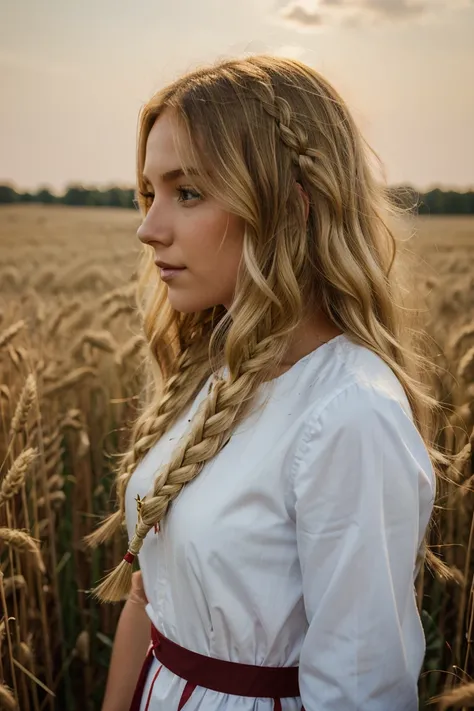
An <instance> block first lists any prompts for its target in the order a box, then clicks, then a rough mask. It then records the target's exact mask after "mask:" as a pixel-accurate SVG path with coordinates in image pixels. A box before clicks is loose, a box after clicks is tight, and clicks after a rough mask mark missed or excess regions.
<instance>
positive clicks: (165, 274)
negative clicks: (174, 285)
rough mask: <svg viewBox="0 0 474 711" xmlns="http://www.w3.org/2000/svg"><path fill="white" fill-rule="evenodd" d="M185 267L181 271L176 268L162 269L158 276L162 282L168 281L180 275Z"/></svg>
mask: <svg viewBox="0 0 474 711" xmlns="http://www.w3.org/2000/svg"><path fill="white" fill-rule="evenodd" d="M185 268H186V267H183V268H182V269H178V268H176V267H173V268H169V269H168V268H166V269H164V268H163V267H161V268H160V276H161V278H162V279H163V281H168V280H169V279H173V278H174V277H175V276H177V275H178V274H180V273H181V272H184V270H185Z"/></svg>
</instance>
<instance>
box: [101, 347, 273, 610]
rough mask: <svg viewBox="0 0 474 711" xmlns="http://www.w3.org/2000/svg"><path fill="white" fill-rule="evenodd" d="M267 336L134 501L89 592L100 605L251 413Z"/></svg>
mask: <svg viewBox="0 0 474 711" xmlns="http://www.w3.org/2000/svg"><path fill="white" fill-rule="evenodd" d="M274 340H275V337H274V335H273V336H272V337H268V338H265V339H263V340H262V341H261V342H260V343H258V344H256V346H255V348H254V355H253V356H252V357H251V358H249V359H247V360H246V361H242V362H241V363H240V367H239V368H238V371H237V373H236V375H235V376H234V377H233V378H230V379H229V380H224V379H223V378H221V377H217V378H216V379H215V380H214V382H213V383H212V385H211V387H210V389H209V393H208V395H207V397H206V398H205V399H204V400H203V402H202V404H201V406H200V407H199V408H198V410H197V412H196V414H195V415H194V418H193V422H192V426H191V429H190V431H189V432H188V434H187V436H186V437H184V438H183V439H182V441H180V442H179V444H178V445H177V447H176V449H175V450H174V452H173V454H172V456H171V460H170V462H169V463H168V464H166V465H165V466H164V467H163V468H162V470H161V471H160V472H159V474H158V475H157V477H156V479H155V481H154V485H153V491H152V493H151V496H150V497H149V498H148V497H145V498H144V499H142V500H138V502H137V508H138V514H139V515H138V523H137V526H136V530H135V534H134V535H133V537H132V539H131V540H130V542H129V545H128V551H127V553H126V555H125V556H124V558H123V560H122V561H121V562H120V563H119V565H118V566H117V567H116V568H115V569H114V570H113V571H112V572H111V573H110V574H109V575H108V576H107V577H106V578H105V579H104V580H103V582H102V583H100V584H99V585H98V587H97V588H96V589H95V590H94V593H95V595H96V596H97V597H98V598H99V599H101V600H104V601H107V600H108V601H118V600H121V599H122V598H123V597H124V595H126V594H127V592H128V591H129V589H130V585H131V575H132V565H131V564H132V563H133V561H134V559H135V557H136V556H137V554H138V553H139V551H140V549H141V547H142V544H143V540H144V539H145V537H146V535H147V533H148V532H149V531H150V530H151V528H153V527H154V526H155V527H157V525H158V524H159V522H160V521H161V520H162V519H163V518H164V516H165V514H166V512H167V510H168V507H169V505H170V504H171V503H172V501H173V500H174V499H175V498H176V497H177V496H178V494H179V493H180V491H181V490H182V489H183V487H184V486H185V485H186V484H187V483H189V482H190V481H192V480H193V479H195V478H196V477H197V476H198V474H199V473H200V472H201V470H202V469H203V467H204V465H205V464H206V462H208V461H209V460H211V459H212V458H213V457H215V456H216V455H217V454H218V453H219V452H220V451H221V450H222V449H223V447H224V446H225V445H226V444H227V442H228V441H229V439H230V436H231V433H232V431H233V430H234V429H235V427H236V425H237V424H238V423H239V422H241V421H242V420H243V418H244V417H245V415H246V414H247V412H248V411H249V410H250V409H251V407H252V404H253V401H254V399H255V394H256V391H257V389H258V385H259V383H260V382H261V378H262V372H263V371H264V369H265V367H267V366H268V364H269V362H271V361H272V359H273V354H271V353H270V352H269V342H270V341H273V343H274Z"/></svg>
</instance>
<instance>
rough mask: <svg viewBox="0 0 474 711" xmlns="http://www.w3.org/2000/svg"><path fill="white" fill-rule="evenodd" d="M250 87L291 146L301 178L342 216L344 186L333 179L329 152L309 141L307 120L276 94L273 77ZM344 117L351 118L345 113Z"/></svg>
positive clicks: (347, 196)
mask: <svg viewBox="0 0 474 711" xmlns="http://www.w3.org/2000/svg"><path fill="white" fill-rule="evenodd" d="M250 90H251V91H252V93H253V96H254V98H255V99H256V100H257V101H258V102H259V103H260V105H261V106H262V108H263V110H264V111H265V113H266V114H267V115H268V116H270V117H271V118H272V119H273V120H274V121H275V123H276V127H277V131H278V136H279V138H280V140H281V142H282V143H283V144H284V145H285V146H286V147H287V148H288V149H289V152H290V156H291V161H292V163H293V165H294V166H295V167H296V168H297V171H298V173H299V175H298V180H300V181H301V182H302V183H303V184H307V185H310V184H312V185H314V186H315V187H316V188H317V189H318V190H319V192H320V193H321V194H322V195H324V197H326V198H327V200H328V201H329V202H330V203H331V204H332V205H333V206H334V207H335V210H336V217H339V218H340V219H341V220H342V203H343V197H342V196H341V191H342V190H343V186H341V185H338V184H336V183H333V182H331V175H332V173H333V170H332V166H331V164H330V158H329V155H328V153H327V152H325V151H323V150H320V149H318V148H313V147H312V146H309V145H308V143H309V140H308V133H307V131H306V130H305V128H304V125H303V123H302V122H301V121H299V120H298V119H297V117H296V115H295V113H294V111H293V110H292V108H291V106H290V104H289V102H288V101H287V100H286V99H284V98H283V97H281V96H278V95H277V94H275V90H274V87H273V84H272V83H271V82H270V81H267V82H258V83H255V84H252V86H251V87H250ZM333 103H334V104H335V106H336V108H337V102H336V101H335V100H334V102H333ZM341 121H347V118H346V117H345V116H344V115H343V114H342V113H341ZM334 159H335V160H338V157H337V156H334ZM347 160H349V157H347ZM318 166H320V167H321V169H318ZM340 167H341V166H340ZM341 169H342V167H341ZM346 192H347V194H344V199H345V200H349V201H350V200H352V199H353V196H351V191H346Z"/></svg>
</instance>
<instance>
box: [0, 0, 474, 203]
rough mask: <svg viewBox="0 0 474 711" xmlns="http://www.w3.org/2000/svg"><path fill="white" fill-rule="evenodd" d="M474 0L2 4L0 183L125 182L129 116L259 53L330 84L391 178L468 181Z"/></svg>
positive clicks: (132, 137) (132, 133)
mask: <svg viewBox="0 0 474 711" xmlns="http://www.w3.org/2000/svg"><path fill="white" fill-rule="evenodd" d="M473 38H474V0H134V2H131V1H130V0H81V1H80V2H78V1H76V0H43V1H42V2H38V0H15V2H12V0H0V97H1V112H0V184H5V183H10V184H13V185H14V187H16V188H17V189H18V190H36V189H38V188H40V187H48V188H49V189H51V190H52V191H54V192H57V193H61V192H62V191H63V190H64V189H65V187H66V186H67V185H68V184H69V183H83V184H85V185H96V186H98V187H106V186H110V185H122V186H133V185H134V182H135V150H136V138H137V127H138V115H139V112H140V109H141V107H142V106H143V104H144V103H145V102H146V101H147V100H148V99H149V98H150V97H151V96H152V95H153V93H154V92H155V91H157V90H158V89H160V88H162V87H163V86H164V85H165V84H167V83H168V82H170V81H172V80H173V79H175V78H176V77H177V76H179V75H180V74H182V73H183V72H187V71H190V70H192V69H193V68H195V67H197V66H203V65H206V64H209V63H212V62H213V61H215V60H218V59H222V58H228V57H232V56H240V57H242V56H246V55H248V54H255V53H258V52H267V53H273V54H279V55H283V56H290V57H293V58H296V59H299V60H301V61H303V62H305V63H306V64H309V65H310V66H312V67H313V68H314V69H316V70H317V71H318V72H320V73H321V74H323V75H324V76H325V77H326V78H327V79H328V80H329V81H330V82H331V83H332V84H333V85H334V87H335V88H336V89H337V91H338V92H339V93H340V94H341V96H342V97H343V98H344V100H345V101H346V102H347V104H348V105H349V108H350V110H351V112H352V114H353V116H354V118H355V120H356V122H357V124H358V125H359V127H360V129H361V131H362V133H363V134H364V136H365V138H366V139H367V140H368V142H369V143H370V144H371V146H372V147H373V148H374V149H375V151H376V152H377V153H378V155H379V156H380V158H381V160H382V162H383V164H384V166H385V172H386V177H387V180H388V182H389V183H390V184H401V183H403V184H411V185H413V186H414V187H416V188H418V189H419V190H428V189H430V188H431V187H434V186H440V187H442V188H444V189H458V190H467V189H474V41H473Z"/></svg>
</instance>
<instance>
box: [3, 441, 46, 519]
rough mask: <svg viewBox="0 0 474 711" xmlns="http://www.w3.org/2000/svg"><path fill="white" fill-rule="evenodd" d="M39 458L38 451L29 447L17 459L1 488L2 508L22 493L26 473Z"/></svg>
mask: <svg viewBox="0 0 474 711" xmlns="http://www.w3.org/2000/svg"><path fill="white" fill-rule="evenodd" d="M37 456H38V450H37V449H33V448H31V447H28V449H25V450H23V452H21V454H19V455H18V457H17V458H16V459H15V461H14V462H13V464H12V466H11V468H10V469H9V470H8V472H7V474H6V475H5V478H4V479H3V480H2V483H1V486H0V506H2V505H3V504H4V503H5V502H6V501H8V500H9V499H11V498H13V497H14V496H15V495H16V494H17V493H18V492H19V491H20V489H21V487H22V486H23V483H24V481H25V477H26V473H27V471H28V469H29V468H30V466H31V464H32V462H34V460H35V459H36V457H37Z"/></svg>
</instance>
